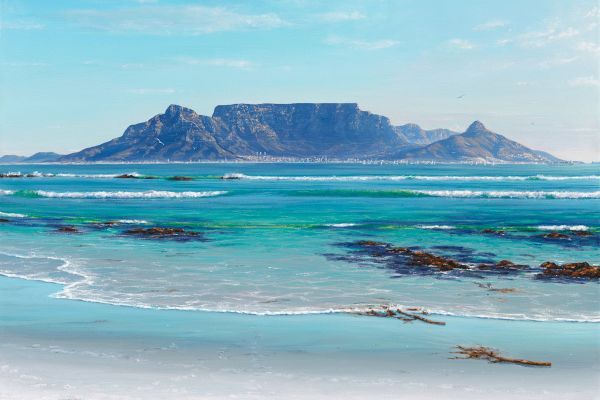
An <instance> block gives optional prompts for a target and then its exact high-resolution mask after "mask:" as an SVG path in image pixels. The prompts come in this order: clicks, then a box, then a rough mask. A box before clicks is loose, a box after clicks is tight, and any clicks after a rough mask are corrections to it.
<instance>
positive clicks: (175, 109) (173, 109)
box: [165, 104, 194, 118]
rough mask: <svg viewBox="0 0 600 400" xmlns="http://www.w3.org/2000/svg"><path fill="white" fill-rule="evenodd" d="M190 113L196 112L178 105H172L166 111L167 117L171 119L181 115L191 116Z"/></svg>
mask: <svg viewBox="0 0 600 400" xmlns="http://www.w3.org/2000/svg"><path fill="white" fill-rule="evenodd" d="M190 113H194V110H192V109H190V108H186V107H183V106H179V105H177V104H171V105H170V106H169V107H167V109H166V110H165V115H166V116H167V117H170V118H173V117H179V116H180V115H181V114H190Z"/></svg>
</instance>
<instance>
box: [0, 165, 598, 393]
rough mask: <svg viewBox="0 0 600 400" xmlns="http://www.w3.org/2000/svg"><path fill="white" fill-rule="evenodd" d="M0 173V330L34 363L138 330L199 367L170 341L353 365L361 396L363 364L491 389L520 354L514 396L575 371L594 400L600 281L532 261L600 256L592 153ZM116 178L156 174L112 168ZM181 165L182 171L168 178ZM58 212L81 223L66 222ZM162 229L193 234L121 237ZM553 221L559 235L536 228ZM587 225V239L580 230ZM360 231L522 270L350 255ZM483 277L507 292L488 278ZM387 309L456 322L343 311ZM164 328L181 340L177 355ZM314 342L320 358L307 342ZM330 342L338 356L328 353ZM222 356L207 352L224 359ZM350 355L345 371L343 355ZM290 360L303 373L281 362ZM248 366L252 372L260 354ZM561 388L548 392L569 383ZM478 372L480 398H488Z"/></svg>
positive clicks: (315, 363) (547, 227)
mask: <svg viewBox="0 0 600 400" xmlns="http://www.w3.org/2000/svg"><path fill="white" fill-rule="evenodd" d="M8 172H20V173H22V174H32V177H15V178H2V179H0V218H3V219H4V220H6V221H5V222H2V223H0V235H1V238H2V240H1V241H0V274H2V275H4V276H5V278H2V279H0V285H1V286H2V288H3V290H2V291H0V301H1V303H0V305H1V306H2V307H1V314H2V315H1V317H2V318H1V321H0V329H1V330H0V334H1V335H2V337H3V341H4V342H5V346H9V347H7V348H9V349H12V350H14V351H15V352H17V353H18V351H17V350H15V349H21V350H23V349H24V348H27V349H28V351H32V350H31V345H32V343H37V344H39V345H40V347H39V348H38V349H42V350H39V352H38V353H35V352H34V353H32V355H31V357H32V360H33V359H35V357H38V356H39V357H42V355H43V354H46V356H47V354H54V353H52V351H51V349H52V348H53V347H52V346H59V347H60V346H62V347H60V348H63V347H68V348H71V350H72V353H69V354H71V357H72V358H70V359H69V365H72V364H73V363H78V362H81V360H83V359H86V357H87V356H85V354H88V356H89V353H90V352H92V353H94V351H95V350H93V349H94V348H95V347H100V348H106V349H112V350H111V351H112V352H113V353H111V354H130V355H131V352H134V353H135V351H134V349H138V350H139V348H140V347H139V346H142V345H140V344H139V343H144V345H143V346H142V347H144V346H145V347H144V348H146V347H153V346H157V347H160V348H163V347H164V348H165V349H167V350H165V351H164V352H162V353H160V354H161V356H160V357H166V358H165V359H169V360H171V361H173V360H179V361H180V362H181V363H184V361H185V362H189V363H192V364H193V363H194V362H195V361H191V360H189V359H187V358H186V357H188V356H190V355H189V354H188V355H185V354H184V353H186V352H185V351H181V346H183V347H184V348H185V349H187V350H189V352H190V354H194V355H196V356H198V357H200V358H202V357H204V356H206V352H209V353H210V354H213V353H211V351H213V350H215V349H219V348H223V347H224V348H227V349H229V350H228V351H233V352H234V353H236V356H232V358H231V360H233V359H235V360H236V361H235V362H236V363H238V362H243V360H246V361H244V362H247V360H248V359H247V358H244V356H242V354H248V353H251V354H253V356H252V357H255V358H254V361H256V360H263V359H264V360H268V362H267V364H269V368H270V370H271V372H278V371H279V372H281V371H286V373H289V374H291V375H290V376H303V377H305V378H306V376H307V375H306V374H307V372H306V371H308V370H310V371H312V373H313V375H318V374H317V373H316V372H315V371H320V372H319V373H320V374H321V375H326V376H329V377H331V378H332V379H334V378H335V379H338V378H339V379H341V378H340V377H341V376H342V375H343V376H344V377H346V378H348V377H350V378H348V379H353V380H354V382H356V379H357V378H356V376H357V374H359V373H360V374H363V375H364V374H366V376H370V377H371V378H369V379H366V382H367V383H368V384H367V383H365V385H366V386H365V387H364V388H367V387H368V388H370V389H369V390H375V392H370V393H379V392H380V393H381V394H383V393H384V392H385V391H384V390H383V389H382V387H379V386H377V388H373V387H371V386H369V385H370V384H371V383H372V382H374V380H373V378H372V376H371V375H370V374H375V375H377V374H380V375H381V374H383V375H385V376H387V375H386V374H388V373H389V372H390V371H399V370H402V371H407V370H409V371H413V372H414V373H416V372H415V370H418V371H421V373H420V375H418V379H417V378H415V377H414V376H411V378H410V379H413V378H414V379H417V381H418V382H420V384H426V385H431V382H429V380H428V379H429V378H431V377H429V378H427V377H425V375H426V372H427V371H428V370H431V369H432V368H433V370H434V371H436V374H437V375H436V376H438V377H440V376H448V370H452V369H453V368H454V367H453V366H455V365H457V364H456V363H459V365H460V368H461V371H463V372H462V373H461V374H459V375H460V376H458V375H457V376H455V378H456V379H457V380H459V381H460V382H461V384H462V385H463V386H461V387H462V389H461V390H462V391H461V392H460V393H462V394H464V393H463V392H464V390H467V389H465V388H466V387H467V386H468V385H467V384H466V383H465V382H466V381H468V379H467V378H468V374H471V373H473V374H479V378H478V379H479V380H483V381H485V382H487V383H486V384H490V385H494V384H498V385H499V386H498V388H497V391H498V393H500V394H501V393H502V390H503V389H502V386H501V385H500V383H501V382H500V380H498V381H494V378H493V376H494V374H496V372H494V371H498V373H506V374H508V376H510V377H512V379H517V380H519V379H521V378H518V376H519V374H523V372H520V373H519V372H515V368H516V371H519V370H520V371H523V370H525V371H527V372H526V373H525V375H524V376H527V377H528V378H530V379H531V382H530V383H528V382H527V379H524V378H522V379H524V380H519V382H520V383H519V385H522V388H526V389H527V390H526V391H525V392H523V393H525V394H527V393H529V394H530V395H531V393H533V392H534V389H535V388H537V389H539V388H540V387H542V386H544V385H546V384H547V385H550V383H549V382H550V381H551V379H549V378H550V377H552V376H569V377H570V378H572V379H575V380H577V379H579V380H581V382H580V383H582V385H583V386H582V387H585V389H581V390H583V392H585V396H583V397H582V396H579V397H577V396H575V397H573V398H593V395H594V393H597V390H598V386H597V385H596V384H591V382H593V381H594V380H595V378H597V377H598V366H599V363H598V357H599V350H598V347H599V344H600V343H599V330H598V325H597V323H598V322H600V303H599V298H600V296H599V295H600V286H599V285H598V282H597V281H596V282H583V281H565V280H560V281H558V280H548V279H539V277H538V274H539V272H540V269H539V265H540V264H541V263H543V262H545V261H554V262H559V263H564V262H578V261H587V262H590V263H591V264H595V265H598V264H599V263H600V254H599V253H598V250H597V249H598V244H599V237H600V223H599V222H598V221H600V208H599V204H600V187H599V186H600V169H599V168H598V166H591V165H565V166H527V165H498V166H470V165H355V164H221V163H217V164H173V165H32V166H19V167H18V168H16V167H15V166H0V173H8ZM124 173H128V174H136V175H139V176H140V177H153V178H155V179H117V178H115V176H118V175H120V174H124ZM173 176H188V177H191V178H193V179H192V180H189V181H173V180H169V179H168V178H169V177H173ZM223 176H226V177H229V178H236V179H220V178H221V177H223ZM108 221H112V222H113V223H112V224H111V225H102V223H104V222H108ZM61 226H73V227H76V228H77V230H78V232H77V233H65V232H59V231H58V230H57V229H58V228H59V227H61ZM154 226H160V227H181V228H184V229H186V230H191V231H194V232H198V233H199V234H200V235H198V236H193V237H189V238H187V239H190V240H172V239H161V240H158V239H149V238H143V237H139V236H132V235H127V234H126V231H127V230H128V229H133V228H140V227H146V228H147V227H154ZM484 229H501V230H504V231H505V234H504V235H495V234H485V233H483V232H482V231H483V230H484ZM551 231H559V232H563V233H565V234H568V235H569V238H568V239H559V240H549V239H544V238H543V235H544V234H545V233H548V232H551ZM582 231H585V232H587V233H588V234H589V235H587V236H577V235H575V233H577V232H582ZM358 240H375V241H382V242H387V243H392V244H394V245H397V246H403V247H419V248H421V249H423V250H426V251H429V252H431V253H434V254H438V255H444V256H449V257H452V258H456V259H459V260H461V261H462V262H465V263H468V264H469V265H473V266H475V265H477V264H478V263H482V262H497V261H500V260H504V259H507V260H511V261H513V262H515V263H518V264H523V265H527V266H529V268H527V269H525V270H524V271H523V272H521V273H514V274H490V273H485V272H479V271H466V272H451V273H439V272H434V273H429V272H426V271H424V270H416V271H411V273H406V271H405V269H402V268H398V266H397V265H390V264H389V263H385V262H381V260H378V259H376V258H373V257H365V256H364V255H361V254H360V253H357V252H355V250H356V248H355V247H353V245H352V243H355V242H356V241H358ZM19 278H25V279H27V280H29V281H26V280H23V279H19ZM39 281H43V282H46V283H39ZM487 284H490V285H492V287H494V288H510V289H513V291H511V292H509V293H500V292H492V291H489V290H487V288H486V287H485V285H487ZM77 300H83V301H85V302H80V301H77ZM93 303H103V304H93ZM123 305H125V306H131V307H121V306H123ZM381 305H402V306H411V307H422V308H423V309H426V310H428V311H429V312H430V313H432V318H434V319H438V320H445V321H446V322H447V323H448V324H447V326H445V327H437V326H429V325H426V324H420V325H419V324H417V323H411V324H404V323H402V322H400V321H397V320H385V319H377V318H368V317H359V316H356V315H352V314H351V312H353V311H360V310H365V309H367V308H369V307H378V306H381ZM264 315H269V316H268V317H265V316H264ZM85 321H87V322H85ZM93 321H103V322H102V323H91V322H93ZM206 327H211V328H210V329H207V328H206ZM442 332H443V333H442ZM257 337H258V339H256V338H257ZM396 337H398V338H401V339H399V340H390V338H396ZM132 338H135V340H133V339H132ZM57 342H59V344H57ZM171 342H173V343H176V348H177V349H178V350H173V351H170V350H168V349H169V343H171ZM116 343H120V344H119V345H117V344H116ZM465 343H466V344H482V345H489V346H497V347H498V348H500V349H502V350H503V351H504V350H505V351H506V352H507V353H510V354H511V355H515V356H521V357H525V358H527V357H529V358H532V359H536V358H537V359H542V360H544V359H550V361H553V362H554V363H555V365H554V366H553V367H552V372H539V371H538V370H535V371H534V370H532V369H530V368H523V367H518V366H510V367H508V368H507V367H506V366H497V365H491V364H489V365H488V364H486V363H485V362H483V361H469V362H465V361H456V360H448V356H449V352H450V351H452V346H454V345H456V344H465ZM11 346H12V347H11ZM120 346H121V347H120ZM43 349H46V350H43ZM48 349H50V350H48ZM74 349H76V350H77V351H76V350H74ZM232 349H233V350H232ZM590 349H592V350H593V351H590ZM96 350H97V349H96ZM187 350H186V351H187ZM44 351H46V352H44ZM107 351H108V350H107ZM215 351H216V350H215ZM219 351H220V350H219ZM238 351H239V353H238ZM86 352H87V353H86ZM96 352H98V351H96ZM216 352H217V353H218V351H216ZM305 352H306V354H313V355H314V358H312V357H308V359H304V358H302V357H300V356H298V354H305ZM8 353H11V352H8ZM8 353H7V354H8ZM109 353H110V351H109ZM11 354H12V353H11ZM15 354H16V353H15ZM61 354H62V353H61ZM328 354H329V355H330V356H331V357H332V358H331V360H332V361H331V363H332V364H331V365H329V364H327V363H325V364H323V360H324V359H325V358H327V355H328ZM46 356H44V357H46ZM93 357H95V356H93ZM156 357H157V358H156V359H155V360H154V361H156V362H157V363H161V362H163V361H164V360H163V361H160V357H159V356H158V355H156ZM178 357H179V358H178ZM207 357H208V356H207ZM236 357H237V358H236ZM252 357H251V358H252ZM297 357H300V359H298V358H297ZM9 358H10V357H7V359H9ZM208 358H210V357H208ZM7 359H5V360H4V361H5V362H7V363H8V364H10V365H12V364H13V363H17V364H18V361H16V359H14V360H13V359H10V360H8V361H7ZM44 359H46V358H44ZM219 360H221V361H216V359H215V360H213V361H210V362H209V361H207V363H208V364H207V365H211V366H213V367H214V366H215V365H216V364H214V363H217V364H218V368H221V370H223V371H225V370H226V368H228V367H231V368H233V366H232V365H229V364H228V362H227V361H223V359H219ZM292 360H293V363H291V361H292ZM9 361H10V362H9ZM55 361H56V360H54V361H53V359H51V358H50V359H49V360H47V362H49V363H50V362H55ZM350 361H351V364H352V365H353V367H352V368H351V367H348V368H347V369H345V368H344V367H343V366H344V365H346V364H347V363H348V362H350ZM56 362H57V361H56ZM164 362H166V361H164ZM173 362H175V361H173ZM231 362H232V363H233V361H231ZM256 362H258V361H256ZM296 362H299V363H300V364H299V366H298V365H297V366H296V367H297V370H296V369H294V368H296V367H294V368H292V367H290V364H295V363H296ZM219 363H220V364H219ZM259 364H260V363H259ZM144 365H146V364H144ZM148 365H153V368H158V367H156V365H155V364H151V363H150V364H148ZM178 365H179V364H178ZM244 365H246V364H244ZM319 365H321V366H323V368H324V366H325V365H327V366H329V367H330V368H328V369H327V371H325V370H324V369H323V370H321V369H319ZM361 365H362V367H361ZM409 365H411V366H412V367H409ZM146 366H147V365H146ZM434 366H435V367H434ZM246 367H247V368H248V369H249V370H252V363H251V362H250V364H247V365H246ZM65 368H66V367H65ZM482 368H483V370H482ZM336 370H339V371H340V372H339V373H340V376H338V377H337V378H336V375H335V374H334V373H333V372H332V371H336ZM464 371H467V372H464ZM481 371H485V374H484V373H483V372H481ZM584 371H585V372H584ZM298 374H299V375H298ZM482 374H483V375H482ZM486 374H489V376H488V375H486ZM511 374H512V375H511ZM42 375H43V374H42ZM313 375H311V376H313ZM45 378H47V380H49V381H52V382H55V383H56V382H58V381H59V378H57V377H45ZM396 378H397V377H394V378H392V377H390V378H389V379H392V380H393V379H396ZM386 379H387V378H386ZM398 379H400V378H398ZM402 379H404V378H402ZM407 379H408V378H407ZM410 379H409V380H410ZM465 380H466V381H465ZM401 383H402V384H403V385H404V384H408V383H409V382H408V381H402V382H401ZM80 385H83V386H82V387H85V385H84V384H83V383H80ZM464 385H466V386H464ZM555 385H556V388H554V389H555V390H558V392H556V393H559V392H560V393H562V394H563V395H566V394H568V393H571V392H570V391H569V390H568V388H567V387H565V386H561V385H560V384H559V383H556V384H555ZM590 385H591V386H590ZM383 386H385V385H383ZM392 386H393V385H392ZM475 386H476V387H475V389H473V390H475V391H474V392H473V393H475V394H477V393H480V392H478V390H480V389H481V388H480V387H478V386H477V385H475ZM351 387H352V386H351V385H350V386H348V387H347V388H348V389H349V388H351ZM431 387H433V386H431ZM520 387H521V386H520ZM354 389H356V390H357V393H358V391H360V388H358V387H354ZM405 389H406V388H405ZM190 390H192V389H190ZM215 390H217V389H215ZM232 390H233V389H232ZM244 390H245V389H244ZM365 390H366V389H365ZM439 390H442V389H439ZM495 390H496V389H495ZM523 390H525V389H523ZM561 390H562V391H561ZM240 391H243V390H242V389H240ZM192 392H193V391H192ZM217 392H218V390H217ZM442 392H443V393H442ZM442 392H440V393H442V395H443V396H446V395H448V394H450V393H454V392H453V391H452V390H451V389H448V390H445V389H444V390H442ZM583 392H581V393H579V394H580V395H581V394H582V393H583ZM232 393H238V392H235V391H234V392H232ZM240 393H241V392H240ZM244 393H251V391H250V392H244ZM252 393H254V392H252ZM256 393H259V394H260V393H262V392H261V391H260V390H258V389H257V391H256ZM256 393H255V394H256ZM278 393H279V394H281V393H286V390H285V389H284V388H282V389H281V391H280V392H278ZM436 393H437V392H436ZM457 393H458V392H457ZM0 394H1V393H0ZM480 394H481V393H480ZM512 394H513V395H515V396H516V394H515V393H512ZM525 394H523V396H524V397H523V398H527V396H526V395H525ZM390 396H391V394H390ZM259 397H260V396H259ZM367 397H368V396H367ZM390 398H393V397H390Z"/></svg>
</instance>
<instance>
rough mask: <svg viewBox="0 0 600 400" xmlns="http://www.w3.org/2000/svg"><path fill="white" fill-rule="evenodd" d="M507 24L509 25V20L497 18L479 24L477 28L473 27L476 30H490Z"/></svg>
mask: <svg viewBox="0 0 600 400" xmlns="http://www.w3.org/2000/svg"><path fill="white" fill-rule="evenodd" d="M507 25H508V22H507V21H503V20H500V19H496V20H493V21H487V22H484V23H483V24H479V25H477V26H475V28H473V29H474V30H476V31H490V30H493V29H498V28H503V27H505V26H507Z"/></svg>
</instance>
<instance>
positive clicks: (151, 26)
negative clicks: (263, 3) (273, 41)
mask: <svg viewBox="0 0 600 400" xmlns="http://www.w3.org/2000/svg"><path fill="white" fill-rule="evenodd" d="M65 16H66V17H67V18H68V19H69V20H70V21H72V22H73V23H75V24H77V25H79V26H82V27H85V28H90V29H97V30H103V31H109V32H118V33H123V32H132V33H143V34H150V35H203V34H208V33H214V32H224V31H234V30H248V29H271V28H278V27H281V26H285V25H287V23H286V22H285V21H284V20H282V19H281V18H280V17H279V16H278V15H277V14H273V13H267V14H244V13H238V12H234V11H229V10H227V9H225V8H221V7H206V6H189V5H185V6H184V5H182V6H140V7H136V8H118V9H112V10H95V9H86V10H71V11H68V12H67V13H66V14H65Z"/></svg>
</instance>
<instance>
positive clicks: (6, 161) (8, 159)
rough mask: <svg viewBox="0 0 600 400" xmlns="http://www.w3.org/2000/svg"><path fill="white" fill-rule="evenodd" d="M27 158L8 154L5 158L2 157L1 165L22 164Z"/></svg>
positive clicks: (0, 157) (0, 158) (0, 159)
mask: <svg viewBox="0 0 600 400" xmlns="http://www.w3.org/2000/svg"><path fill="white" fill-rule="evenodd" d="M26 158H27V157H25V156H15V155H11V154H7V155H5V156H0V163H3V164H14V163H19V162H22V161H23V160H25V159H26Z"/></svg>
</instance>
